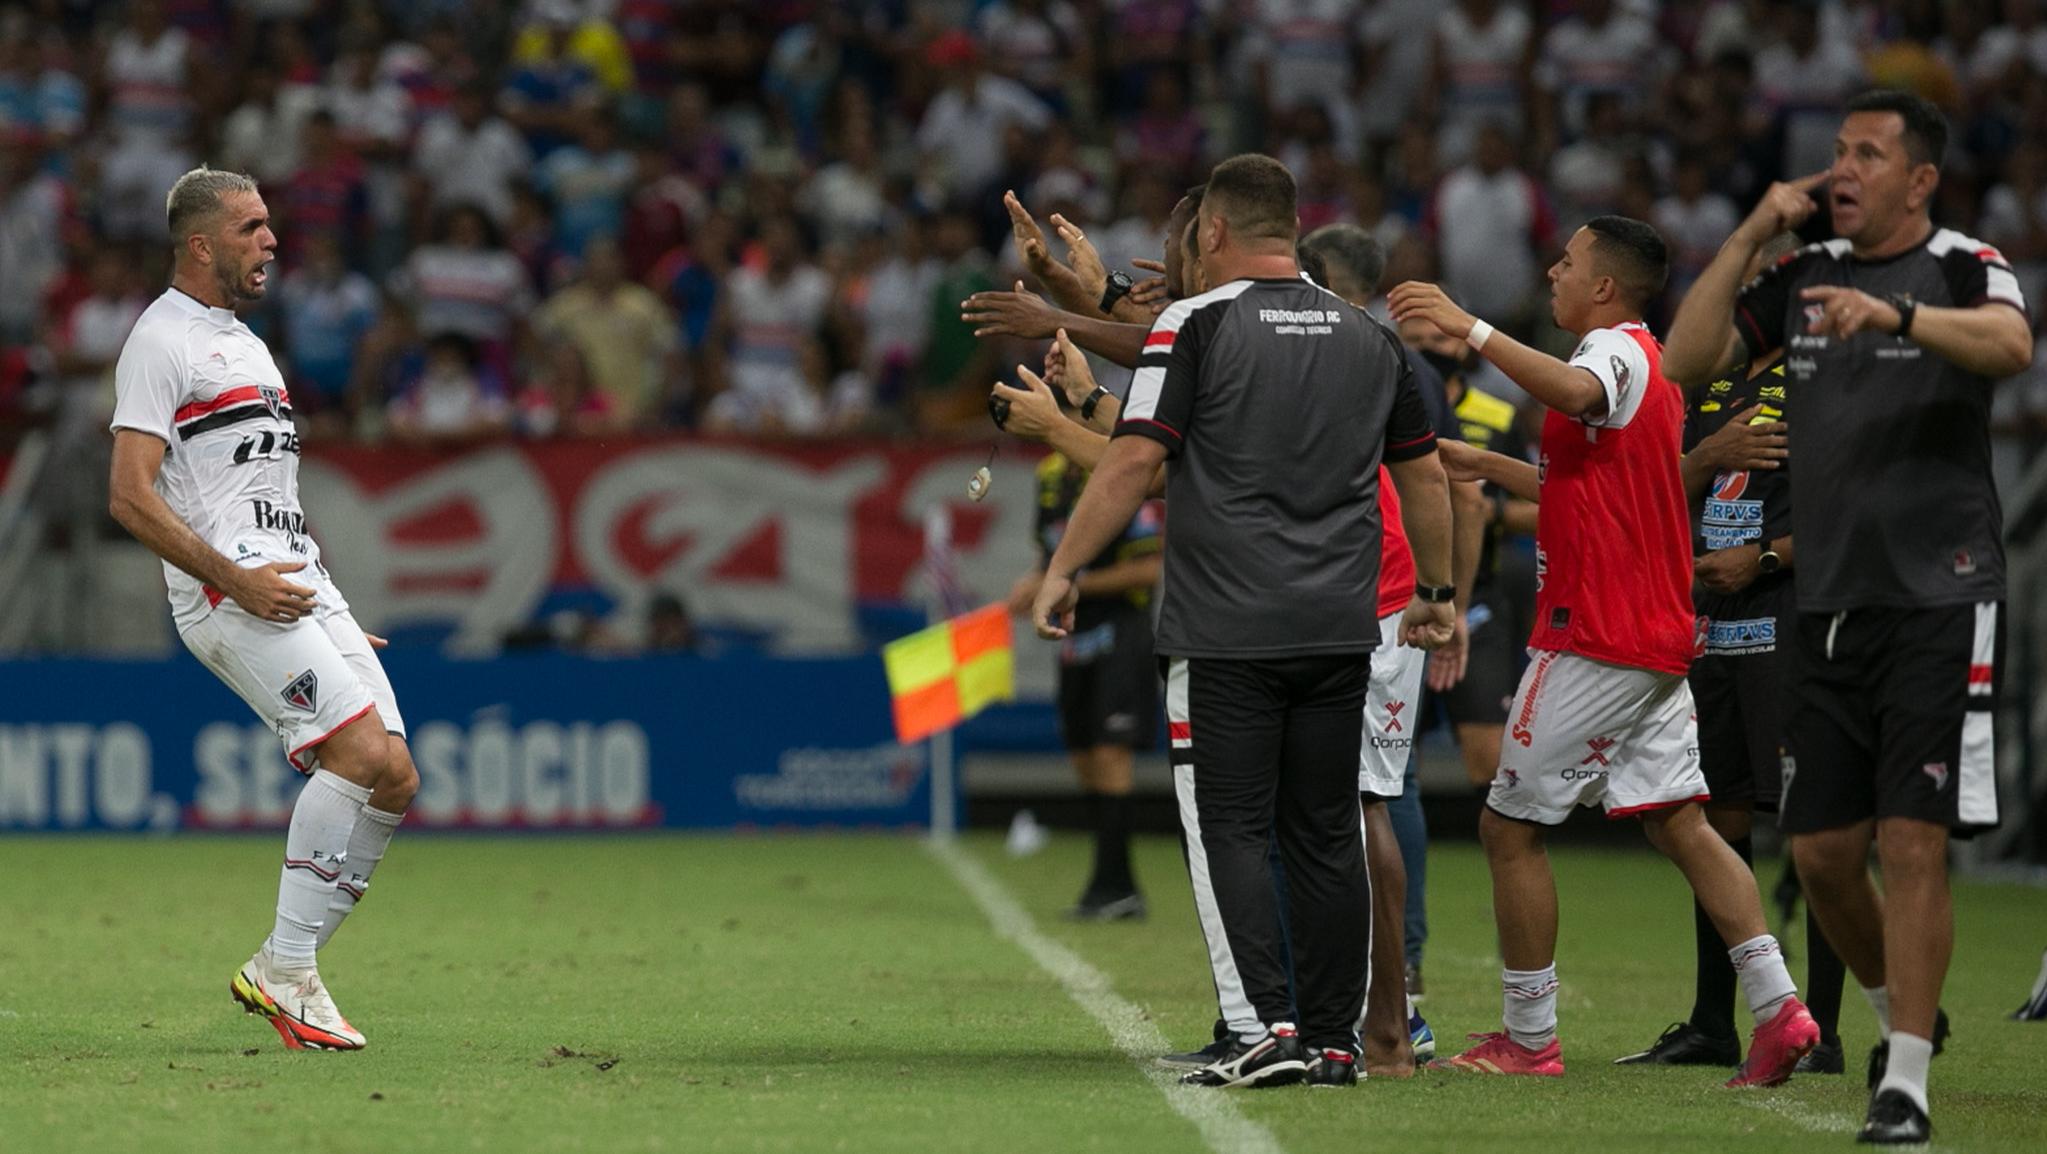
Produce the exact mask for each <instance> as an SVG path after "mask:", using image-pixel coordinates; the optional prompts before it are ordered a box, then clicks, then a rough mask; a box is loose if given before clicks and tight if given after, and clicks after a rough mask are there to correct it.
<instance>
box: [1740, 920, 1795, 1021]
mask: <svg viewBox="0 0 2047 1154" xmlns="http://www.w3.org/2000/svg"><path fill="white" fill-rule="evenodd" d="M1727 957H1728V959H1729V960H1731V961H1732V962H1733V963H1734V973H1735V976H1736V977H1738V978H1740V979H1741V989H1742V992H1743V993H1745V994H1747V995H1748V1010H1749V1013H1750V1014H1752V1015H1754V1016H1755V1019H1756V1025H1758V1026H1760V1025H1762V1024H1763V1023H1764V1022H1767V1021H1769V1020H1770V1018H1771V1016H1772V1015H1774V1014H1775V1013H1776V1012H1777V1007H1778V1006H1781V1005H1783V1004H1784V1000H1785V999H1786V998H1789V997H1791V996H1793V995H1794V994H1796V993H1798V984H1797V983H1796V982H1793V981H1792V980H1791V971H1790V970H1787V969H1785V968H1784V947H1782V946H1780V945H1778V944H1777V939H1776V937H1775V936H1774V935H1772V934H1758V935H1757V936H1755V937H1753V938H1750V939H1749V940H1747V941H1745V942H1743V943H1741V944H1740V945H1738V946H1736V947H1734V948H1733V949H1731V950H1729V951H1727Z"/></svg>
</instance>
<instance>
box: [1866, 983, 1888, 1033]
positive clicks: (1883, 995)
mask: <svg viewBox="0 0 2047 1154" xmlns="http://www.w3.org/2000/svg"><path fill="white" fill-rule="evenodd" d="M1862 996H1863V997H1865V998H1868V999H1869V1008H1870V1009H1872V1010H1875V1011H1876V1028H1877V1029H1878V1030H1879V1031H1881V1032H1883V1033H1885V1034H1888V1033H1890V1032H1891V991H1890V987H1888V986H1874V987H1871V986H1864V987H1862Z"/></svg>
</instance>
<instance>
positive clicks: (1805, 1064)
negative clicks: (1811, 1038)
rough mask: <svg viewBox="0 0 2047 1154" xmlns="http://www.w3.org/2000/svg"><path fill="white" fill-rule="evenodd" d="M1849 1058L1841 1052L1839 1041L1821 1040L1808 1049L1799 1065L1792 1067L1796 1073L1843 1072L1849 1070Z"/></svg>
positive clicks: (1792, 1070)
mask: <svg viewBox="0 0 2047 1154" xmlns="http://www.w3.org/2000/svg"><path fill="white" fill-rule="evenodd" d="M1847 1069H1848V1059H1847V1056H1846V1055H1844V1054H1843V1053H1842V1052H1841V1043H1839V1042H1821V1043H1820V1044H1819V1045H1817V1046H1814V1047H1813V1048H1812V1049H1811V1050H1809V1051H1807V1053H1806V1055H1805V1057H1803V1058H1800V1059H1799V1060H1798V1065H1796V1066H1793V1067H1792V1068H1791V1072H1792V1073H1794V1074H1841V1073H1845V1072H1847Z"/></svg>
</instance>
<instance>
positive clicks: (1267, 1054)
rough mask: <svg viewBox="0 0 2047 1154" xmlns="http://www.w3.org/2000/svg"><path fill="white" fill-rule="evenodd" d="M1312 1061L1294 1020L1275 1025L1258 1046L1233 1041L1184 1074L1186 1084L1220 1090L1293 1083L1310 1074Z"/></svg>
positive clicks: (1183, 1078)
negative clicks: (1304, 1053) (1306, 1056)
mask: <svg viewBox="0 0 2047 1154" xmlns="http://www.w3.org/2000/svg"><path fill="white" fill-rule="evenodd" d="M1307 1073H1308V1063H1307V1062H1306V1060H1304V1058H1303V1056H1302V1053H1301V1035H1300V1031H1299V1030H1297V1029H1295V1028H1294V1025H1293V1023H1291V1022H1281V1023H1279V1024H1278V1025H1275V1026H1274V1027H1272V1032H1271V1033H1268V1034H1266V1035H1265V1037H1264V1038H1263V1039H1262V1040H1260V1041H1259V1042H1258V1043H1256V1044H1255V1045H1248V1046H1247V1045H1245V1044H1244V1043H1243V1042H1239V1041H1232V1042H1231V1043H1230V1048H1229V1049H1228V1050H1227V1051H1225V1052H1224V1053H1223V1056H1222V1057H1220V1058H1218V1059H1216V1060H1215V1061H1213V1062H1210V1063H1209V1064H1208V1065H1206V1066H1203V1067H1202V1068H1201V1069H1199V1070H1195V1071H1193V1072H1191V1073H1188V1074H1183V1075H1181V1077H1180V1084H1181V1085H1182V1086H1207V1087H1210V1088H1213V1089H1218V1090H1231V1089H1246V1088H1250V1087H1253V1086H1290V1085H1292V1084H1293V1083H1295V1082H1298V1081H1300V1080H1301V1079H1302V1078H1304V1077H1306V1076H1307Z"/></svg>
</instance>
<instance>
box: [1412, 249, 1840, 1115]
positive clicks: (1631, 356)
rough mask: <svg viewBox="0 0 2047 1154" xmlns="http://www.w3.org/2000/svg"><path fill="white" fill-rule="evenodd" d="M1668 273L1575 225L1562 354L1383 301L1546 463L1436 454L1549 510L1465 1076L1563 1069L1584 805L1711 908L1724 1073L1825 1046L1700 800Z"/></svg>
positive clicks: (1437, 302)
mask: <svg viewBox="0 0 2047 1154" xmlns="http://www.w3.org/2000/svg"><path fill="white" fill-rule="evenodd" d="M1668 270H1669V255H1668V250H1667V248H1666V247H1665V245H1664V243H1663V238H1662V237H1660V236H1658V235H1657V233H1656V230H1655V229H1653V228H1651V227H1650V226H1648V225H1647V224H1644V223H1642V222H1641V221H1638V220H1630V219H1628V218H1626V217H1616V216H1602V217H1595V218H1594V219H1592V220H1591V221H1590V222H1588V223H1587V224H1586V225H1585V227H1583V228H1581V229H1579V230H1578V232H1577V234H1576V235H1574V236H1573V237H1572V238H1571V241H1570V243H1569V244H1568V245H1567V246H1565V249H1564V255H1563V256H1562V257H1561V258H1560V259H1559V260H1558V261H1557V263H1556V264H1555V265H1554V266H1553V267H1552V268H1551V269H1550V272H1549V279H1550V286H1551V290H1552V298H1553V299H1552V301H1551V312H1552V314H1553V316H1554V318H1555V320H1556V323H1557V326H1558V327H1559V328H1561V329H1563V330H1564V331H1566V332H1574V333H1578V334H1581V336H1580V340H1579V344H1578V348H1577V351H1576V352H1574V353H1573V354H1572V356H1571V359H1570V360H1569V361H1568V362H1567V361H1561V360H1558V359H1556V358H1554V357H1550V356H1547V355H1545V354H1543V353H1540V352H1538V351H1536V350H1534V349H1531V348H1529V347H1528V346H1526V345H1523V344H1522V343H1520V342H1519V341H1516V340H1514V339H1513V338H1512V337H1508V336H1504V335H1502V334H1499V333H1496V332H1494V331H1493V329H1492V326H1491V325H1488V324H1485V323H1484V322H1481V321H1479V320H1478V319H1477V318H1475V317H1473V316H1472V315H1471V314H1469V313H1467V312H1465V311H1464V310H1463V309H1461V308H1458V307H1457V306H1456V305H1455V304H1452V303H1451V301H1450V299H1449V298H1448V297H1447V296H1445V295H1444V294H1443V291H1442V290H1441V289H1439V288H1437V287H1436V286H1434V285H1428V284H1416V283H1409V284H1403V285H1400V286H1398V287H1396V288H1395V289H1394V290H1393V291H1392V292H1391V293H1389V294H1387V303H1388V304H1390V305H1391V306H1392V309H1393V315H1394V317H1396V318H1397V319H1399V320H1401V321H1402V322H1406V321H1408V320H1426V321H1427V322H1428V323H1430V324H1433V325H1435V326H1436V327H1437V328H1439V329H1442V330H1443V331H1444V332H1446V333H1449V334H1450V335H1451V336H1454V337H1457V338H1458V339H1460V340H1463V341H1465V342H1467V343H1468V344H1470V345H1471V347H1472V348H1473V349H1475V350H1477V351H1479V352H1480V353H1481V354H1483V355H1484V356H1485V357H1486V359H1487V360H1490V361H1492V362H1493V363H1494V364H1495V365H1498V366H1499V367H1500V369H1501V370H1502V371H1504V372H1505V373H1506V374H1507V375H1508V376H1510V377H1512V378H1513V379H1514V381H1515V383H1516V384H1519V385H1520V386H1521V387H1523V388H1525V389H1527V390H1528V392H1529V394H1530V395H1531V396H1533V397H1534V398H1535V399H1536V400H1538V401H1540V402H1542V403H1543V404H1544V405H1546V406H1548V407H1549V409H1550V412H1549V415H1548V417H1547V419H1546V421H1545V423H1544V425H1543V430H1542V462H1541V464H1540V465H1539V466H1538V465H1530V464H1529V463H1528V462H1526V461H1519V460H1514V459H1512V458H1508V457H1503V456H1500V455H1499V454H1496V453H1487V452H1482V451H1480V450H1476V449H1472V448H1470V447H1468V446H1463V445H1456V446H1453V447H1454V448H1455V449H1456V450H1457V452H1456V454H1455V456H1452V457H1451V458H1450V467H1451V468H1452V470H1453V473H1454V475H1457V476H1460V477H1467V478H1471V479H1477V480H1486V481H1491V482H1494V483H1495V484H1499V485H1502V486H1505V487H1507V488H1509V489H1511V490H1513V491H1514V492H1515V493H1516V494H1517V495H1519V496H1521V497H1522V498H1524V499H1526V500H1530V501H1539V502H1540V503H1541V505H1542V509H1541V514H1540V519H1539V522H1538V526H1537V530H1536V552H1535V557H1536V572H1537V574H1538V575H1539V579H1540V582H1541V583H1540V585H1539V586H1538V588H1537V592H1536V627H1535V632H1534V633H1533V634H1532V635H1531V636H1530V638H1529V650H1530V656H1531V657H1533V659H1534V661H1533V664H1531V665H1530V666H1529V667H1528V671H1527V673H1526V674H1524V675H1523V678H1522V681H1521V690H1520V694H1519V700H1518V703H1517V704H1516V706H1515V710H1514V714H1513V728H1512V733H1511V740H1510V741H1508V742H1507V743H1506V745H1505V746H1504V749H1505V753H1503V755H1502V758H1501V762H1500V773H1499V776H1498V777H1497V778H1496V779H1494V782H1493V789H1492V793H1491V795H1490V796H1489V797H1488V798H1487V801H1486V808H1485V811H1484V813H1483V814H1482V815H1481V816H1480V823H1479V833H1480V837H1481V839H1482V840H1483V841H1484V843H1485V850H1486V864H1487V865H1488V866H1489V867H1490V869H1491V872H1492V879H1493V915H1494V920H1495V921H1496V923H1497V925H1498V929H1499V936H1500V955H1501V960H1502V961H1503V962H1504V963H1505V968H1504V969H1503V971H1502V973H1501V1002H1502V1015H1501V1016H1502V1018H1503V1023H1504V1029H1503V1030H1502V1031H1501V1032H1499V1033H1497V1034H1491V1035H1487V1036H1485V1039H1484V1041H1483V1042H1481V1044H1480V1045H1478V1046H1474V1047H1473V1048H1471V1049H1469V1050H1466V1051H1465V1052H1464V1053H1462V1054H1460V1055H1458V1056H1457V1057H1456V1058H1453V1059H1451V1060H1450V1061H1449V1063H1448V1065H1450V1066H1453V1067H1456V1068H1458V1069H1464V1070H1472V1071H1478V1072H1483V1073H1488V1074H1523V1075H1539V1076H1552V1077H1554V1076H1561V1075H1562V1074H1563V1072H1564V1063H1563V1051H1562V1047H1561V1046H1560V1044H1559V1043H1558V1040H1557V1012H1556V995H1557V989H1558V981H1557V971H1556V943H1557V904H1556V903H1557V899H1556V882H1555V879H1554V878H1553V876H1552V875H1551V872H1550V867H1549V859H1548V856H1547V854H1546V853H1545V851H1544V848H1543V834H1542V828H1543V827H1544V826H1548V825H1556V824H1559V823H1561V822H1562V821H1564V820H1565V819H1566V818H1567V817H1569V816H1570V813H1571V811H1572V810H1573V809H1574V808H1576V807H1577V806H1580V805H1603V806H1604V807H1605V809H1606V812H1607V815H1608V816H1609V817H1615V818H1618V817H1623V816H1632V817H1636V818H1639V819H1640V820H1641V822H1642V827H1643V831H1644V832H1645V833H1646V834H1647V835H1648V837H1649V841H1650V843H1651V844H1652V845H1654V846H1655V847H1656V848H1657V850H1659V851H1660V852H1662V853H1663V854H1664V855H1665V856H1666V857H1668V858H1670V859H1671V861H1672V862H1673V863H1675V864H1676V865H1677V866H1678V868H1679V869H1680V870H1681V871H1682V872H1683V873H1684V875H1685V880H1686V882H1687V883H1689V884H1690V886H1691V887H1692V892H1693V893H1695V894H1697V895H1698V897H1699V899H1700V901H1701V902H1703V903H1704V904H1705V906H1706V907H1707V909H1708V910H1709V911H1710V912H1711V913H1712V915H1713V922H1714V925H1715V926H1716V927H1717V928H1718V929H1719V931H1720V936H1721V938H1722V940H1723V941H1724V942H1725V944H1726V946H1727V949H1728V959H1729V960H1730V961H1731V962H1732V963H1733V964H1734V966H1735V968H1736V970H1738V971H1739V972H1740V977H1741V985H1742V988H1743V989H1744V990H1745V991H1746V992H1747V994H1748V1003H1749V1010H1750V1012H1751V1013H1752V1014H1753V1015H1754V1017H1755V1022H1756V1030H1755V1041H1754V1044H1753V1045H1752V1046H1751V1047H1750V1054H1749V1060H1748V1063H1747V1065H1746V1066H1745V1067H1744V1068H1743V1069H1742V1070H1740V1071H1739V1072H1738V1073H1737V1074H1736V1075H1735V1077H1734V1078H1733V1079H1732V1080H1731V1081H1730V1082H1729V1083H1728V1084H1729V1085H1730V1086H1771V1085H1776V1084H1777V1083H1779V1082H1782V1081H1784V1080H1785V1079H1786V1078H1788V1077H1790V1075H1791V1071H1792V1068H1793V1067H1794V1066H1795V1065H1796V1064H1797V1062H1798V1059H1800V1058H1801V1057H1804V1056H1805V1053H1806V1051H1808V1050H1810V1049H1811V1048H1812V1047H1813V1045H1814V1044H1815V1043H1817V1042H1818V1041H1819V1030H1818V1028H1817V1027H1815V1026H1814V1025H1813V1022H1812V1018H1811V1017H1810V1015H1808V1014H1807V1013H1806V1010H1805V1007H1804V1006H1803V1005H1801V1004H1800V1003H1799V1001H1798V996H1797V988H1796V987H1795V986H1794V984H1793V983H1792V981H1791V975H1790V974H1789V973H1788V972H1787V971H1786V970H1785V968H1784V957H1783V951H1782V949H1781V948H1780V947H1779V945H1778V943H1777V939H1776V938H1775V937H1773V936H1772V935H1771V934H1770V933H1769V931H1768V926H1767V924H1766V923H1765V922H1764V920H1763V909H1762V901H1761V899H1760V898H1759V897H1758V896H1757V894H1756V884H1755V877H1754V875H1752V874H1751V873H1750V872H1749V870H1748V867H1747V866H1745V865H1743V864H1742V862H1741V859H1740V858H1738V857H1736V856H1735V854H1734V851H1732V850H1731V849H1729V848H1728V846H1727V843H1726V842H1724V841H1722V840H1721V839H1720V837H1719V836H1718V835H1717V834H1715V833H1714V832H1713V831H1712V829H1711V828H1709V827H1708V826H1707V825H1706V821H1705V818H1704V816H1703V815H1702V814H1701V813H1700V810H1699V803H1700V802H1703V801H1705V800H1706V788H1705V787H1706V782H1705V778H1704V777H1703V776H1702V775H1701V773H1700V771H1699V767H1698V748H1697V747H1698V726H1697V723H1696V719H1695V718H1694V716H1693V713H1692V700H1691V691H1690V689H1689V688H1688V687H1687V686H1686V684H1685V680H1684V675H1685V673H1686V671H1687V670H1688V669H1689V668H1690V666H1691V659H1692V650H1693V635H1694V620H1693V616H1692V604H1691V583H1692V582H1691V578H1692V565H1691V548H1690V541H1689V536H1690V532H1689V518H1688V517H1687V516H1686V513H1685V501H1684V488H1683V482H1682V480H1681V478H1680V475H1679V472H1678V446H1679V441H1680V437H1681V433H1682V427H1683V424H1684V400H1683V398H1682V397H1681V396H1680V395H1679V393H1678V391H1677V389H1676V388H1675V387H1674V386H1673V385H1672V384H1671V383H1670V382H1669V381H1668V380H1666V379H1665V378H1664V376H1663V373H1662V371H1661V368H1660V365H1659V362H1660V361H1661V359H1662V350H1661V349H1659V348H1658V347H1657V344H1656V339H1655V338H1654V337H1653V336H1651V335H1650V334H1649V330H1648V328H1647V326H1645V325H1643V323H1642V320H1641V316H1642V307H1643V305H1644V304H1645V303H1646V302H1647V301H1649V300H1650V299H1651V298H1653V297H1654V296H1655V295H1656V294H1657V293H1658V292H1660V291H1662V288H1663V283H1664V279H1665V277H1666V276H1667V275H1668Z"/></svg>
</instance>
